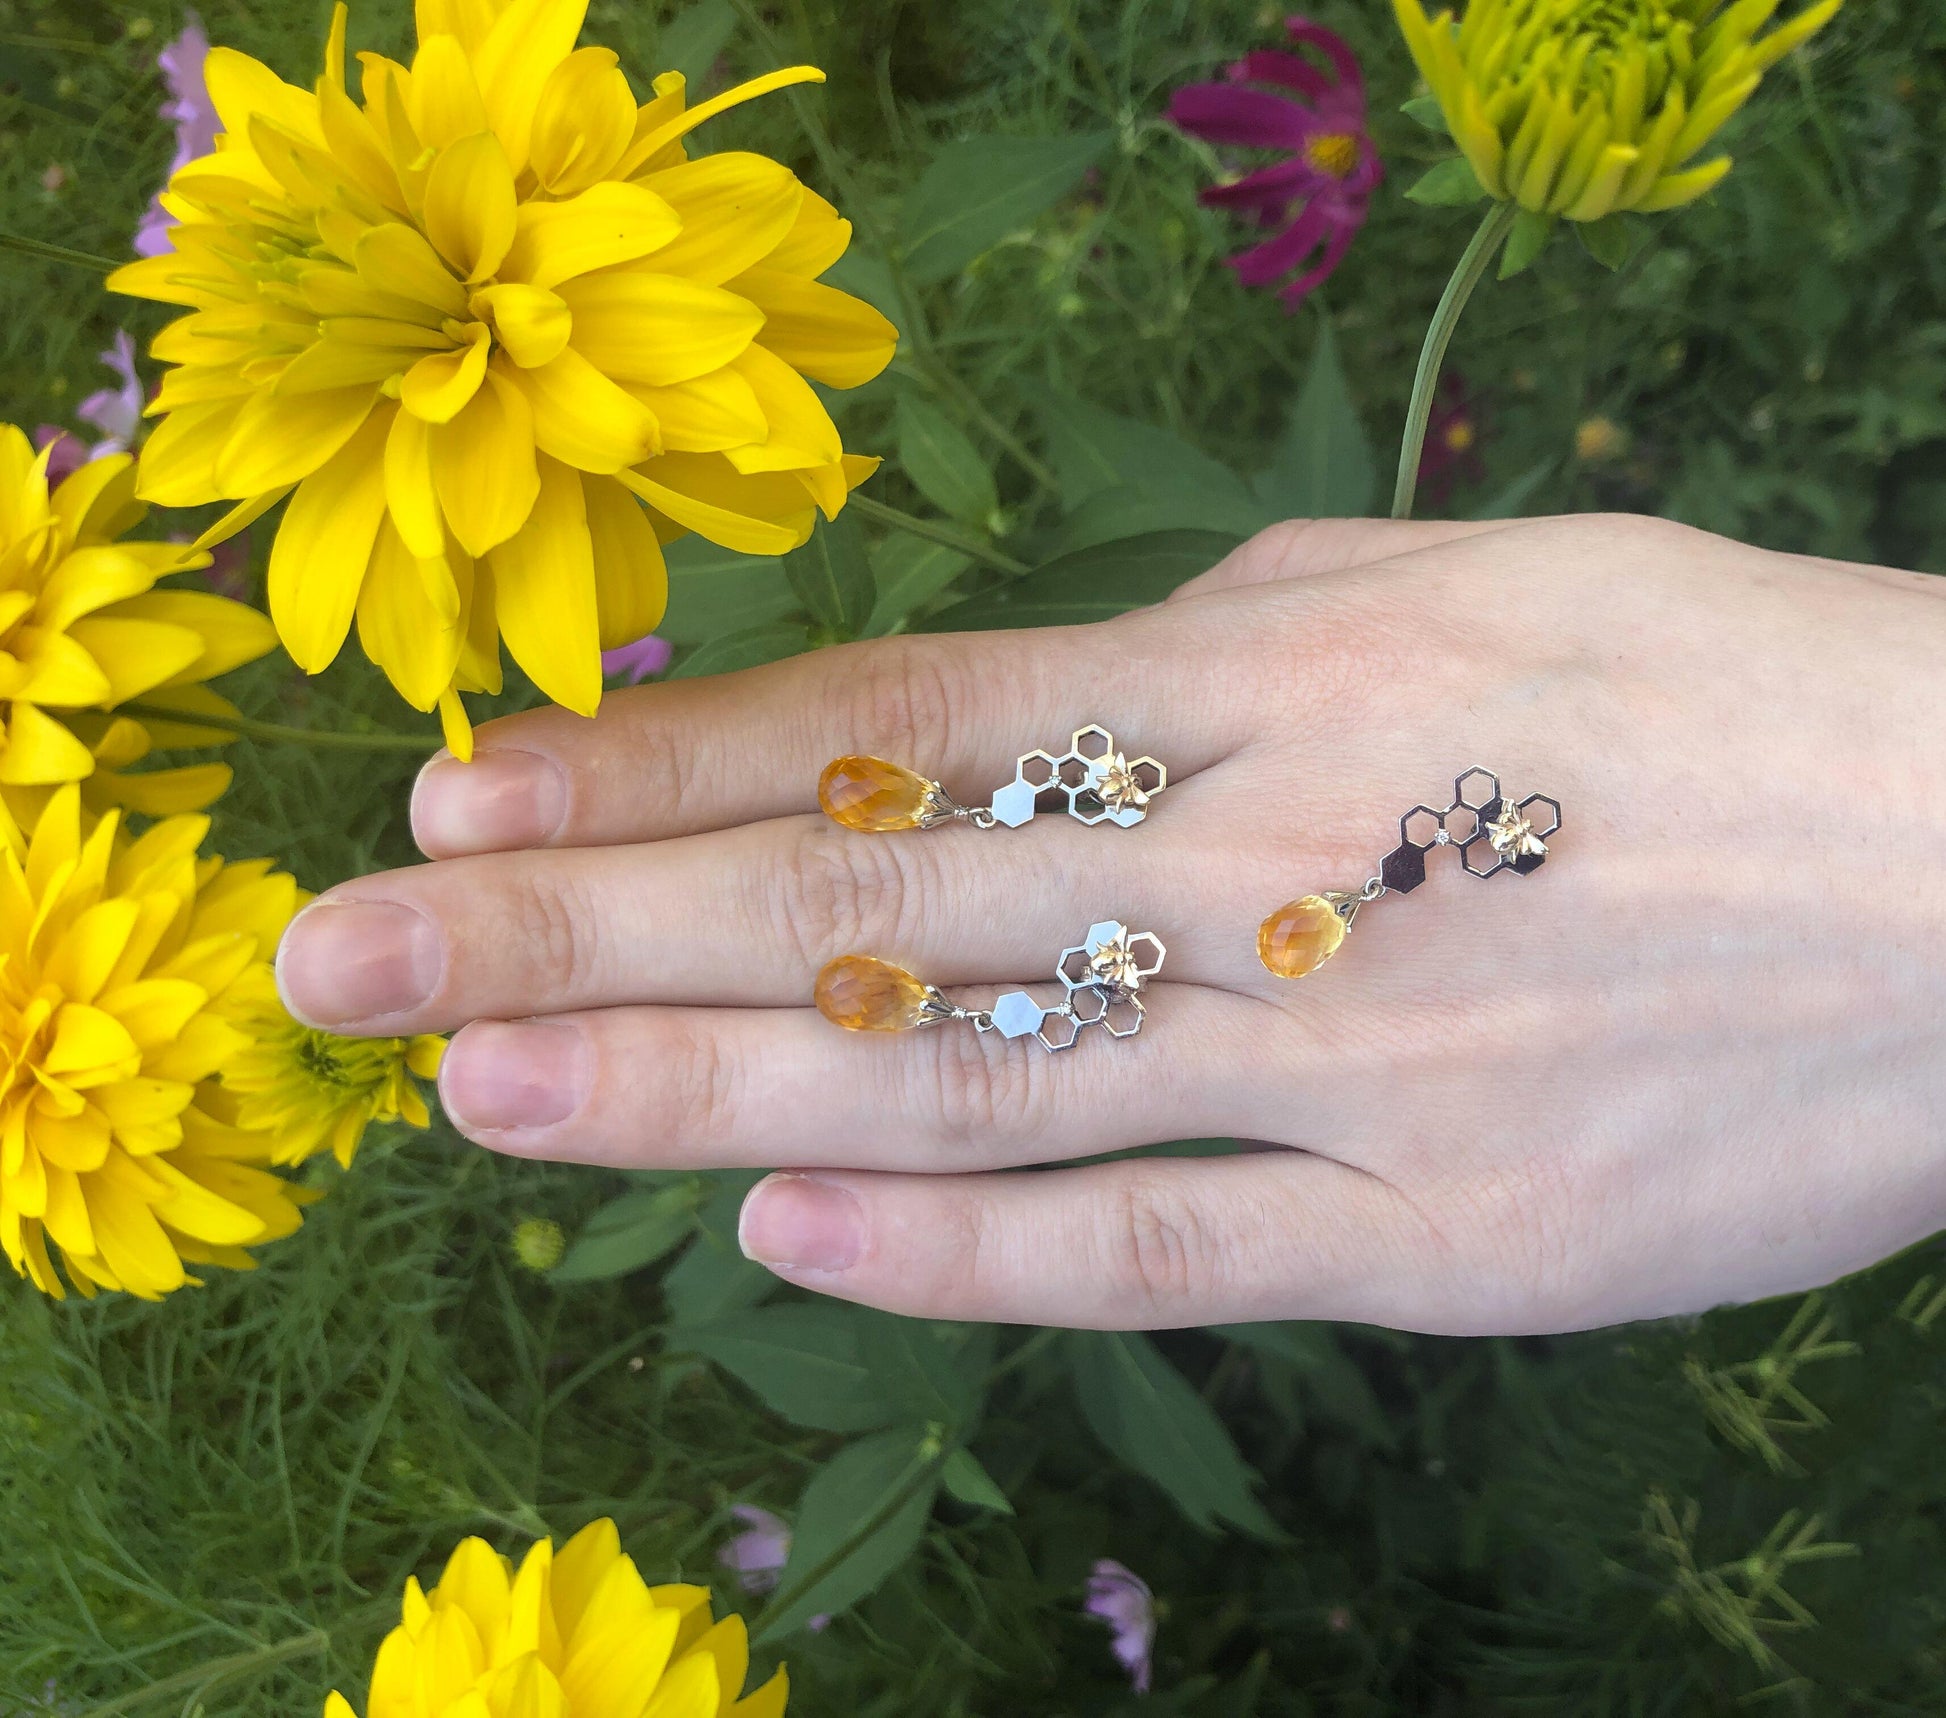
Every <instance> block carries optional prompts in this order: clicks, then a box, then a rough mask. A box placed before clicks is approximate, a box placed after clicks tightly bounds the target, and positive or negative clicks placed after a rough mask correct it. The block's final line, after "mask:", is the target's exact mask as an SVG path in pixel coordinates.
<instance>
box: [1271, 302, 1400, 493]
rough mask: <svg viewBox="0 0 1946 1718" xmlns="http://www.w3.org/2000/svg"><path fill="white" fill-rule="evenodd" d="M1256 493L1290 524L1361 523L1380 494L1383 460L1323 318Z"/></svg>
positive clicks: (1333, 338) (1336, 346)
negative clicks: (1360, 413)
mask: <svg viewBox="0 0 1946 1718" xmlns="http://www.w3.org/2000/svg"><path fill="white" fill-rule="evenodd" d="M1256 489H1257V495H1258V498H1259V499H1260V500H1262V501H1263V502H1264V503H1265V504H1266V505H1267V506H1269V507H1270V508H1271V510H1272V511H1273V512H1275V513H1276V514H1277V515H1278V517H1280V518H1286V519H1356V518H1359V517H1362V516H1363V515H1364V514H1366V513H1369V512H1370V511H1371V508H1372V503H1373V501H1374V500H1375V499H1376V497H1377V494H1378V461H1377V460H1376V459H1375V458H1374V457H1373V454H1372V443H1371V438H1370V437H1369V436H1367V435H1366V433H1365V426H1364V424H1363V423H1362V422H1361V421H1360V420H1359V416H1358V408H1357V407H1356V406H1355V405H1353V403H1352V398H1351V385H1350V383H1349V382H1347V381H1346V379H1345V367H1344V363H1343V361H1342V360H1341V359H1340V358H1339V356H1338V340H1337V336H1336V335H1335V334H1333V332H1332V330H1331V324H1330V323H1329V322H1327V321H1325V320H1324V319H1323V318H1320V319H1319V321H1318V340H1317V345H1316V347H1315V348H1314V349H1313V351H1312V353H1311V368H1310V370H1309V371H1308V372H1307V373H1306V375H1305V378H1304V386H1303V388H1302V389H1301V390H1299V392H1298V396H1297V398H1296V400H1295V401H1293V402H1292V405H1291V414H1290V418H1289V421H1288V422H1287V423H1286V424H1285V426H1284V434H1283V436H1282V438H1281V439H1280V440H1279V442H1278V444H1277V455H1276V458H1275V460H1274V462H1273V463H1272V465H1271V467H1270V469H1269V470H1268V471H1266V472H1264V473H1263V475H1262V476H1260V477H1259V478H1258V479H1257V483H1256Z"/></svg>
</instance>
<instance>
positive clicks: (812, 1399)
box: [671, 1301, 900, 1432]
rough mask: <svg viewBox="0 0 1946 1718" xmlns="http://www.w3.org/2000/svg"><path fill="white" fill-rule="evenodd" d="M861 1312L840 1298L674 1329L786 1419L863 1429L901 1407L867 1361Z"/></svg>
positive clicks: (831, 1427) (885, 1420)
mask: <svg viewBox="0 0 1946 1718" xmlns="http://www.w3.org/2000/svg"><path fill="white" fill-rule="evenodd" d="M863 1316H864V1315H863V1314H861V1313H860V1312H859V1311H858V1309H856V1308H854V1307H850V1306H844V1305H841V1304H839V1303H837V1302H835V1301H834V1302H821V1303H817V1304H813V1305H800V1306H771V1307H761V1308H758V1309H756V1310H753V1311H750V1312H740V1313H732V1314H731V1315H730V1316H729V1317H727V1318H719V1319H715V1320H713V1321H711V1322H710V1323H708V1324H699V1325H692V1326H688V1327H686V1328H684V1329H683V1330H682V1331H681V1332H679V1333H676V1332H672V1333H671V1334H672V1336H675V1335H679V1336H680V1340H681V1345H682V1346H683V1347H685V1348H693V1349H694V1350H695V1351H696V1352H697V1353H698V1354H702V1355H706V1356H708V1358H710V1359H711V1360H714V1361H715V1362H716V1363H717V1365H719V1366H721V1367H722V1368H723V1369H724V1370H725V1371H727V1372H731V1373H734V1374H735V1375H736V1376H737V1377H738V1378H740V1379H741V1380H742V1381H743V1382H744V1383H745V1384H747V1385H749V1386H750V1388H751V1389H752V1390H754V1391H755V1392H756V1393H757V1395H758V1396H760V1397H761V1398H762V1399H763V1402H764V1405H765V1406H766V1407H768V1408H770V1409H771V1410H772V1411H773V1412H774V1413H778V1414H781V1415H783V1417H784V1418H785V1419H787V1420H790V1421H792V1422H794V1423H795V1424H797V1425H800V1426H815V1427H816V1428H818V1429H819V1430H820V1431H826V1432H862V1431H869V1430H871V1429H872V1428H873V1427H876V1426H883V1425H888V1424H890V1423H891V1421H892V1420H894V1419H896V1418H897V1417H898V1414H899V1407H900V1404H899V1402H898V1399H897V1398H896V1397H895V1396H894V1395H893V1394H892V1393H891V1392H890V1391H888V1390H887V1389H885V1388H884V1387H883V1386H882V1385H881V1384H880V1383H879V1381H878V1380H876V1379H875V1378H874V1377H873V1376H872V1373H871V1369H870V1368H869V1367H868V1366H867V1365H866V1363H865V1359H864V1356H863V1353H862V1351H861V1348H860V1343H859V1336H860V1327H861V1324H862V1322H863Z"/></svg>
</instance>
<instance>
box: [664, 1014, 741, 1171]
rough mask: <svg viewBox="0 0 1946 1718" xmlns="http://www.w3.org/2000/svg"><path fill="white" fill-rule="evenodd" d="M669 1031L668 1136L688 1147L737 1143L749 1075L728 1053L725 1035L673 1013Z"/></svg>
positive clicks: (666, 1030)
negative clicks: (745, 1084) (738, 1126)
mask: <svg viewBox="0 0 1946 1718" xmlns="http://www.w3.org/2000/svg"><path fill="white" fill-rule="evenodd" d="M663 1031H664V1033H665V1034H666V1037H665V1039H664V1041H663V1043H662V1045H661V1055H660V1058H659V1062H660V1067H661V1070H662V1073H663V1077H664V1079H665V1080H666V1082H667V1084H666V1087H665V1090H664V1093H663V1103H664V1105H665V1108H664V1113H663V1116H662V1119H661V1128H662V1130H665V1131H666V1133H667V1135H668V1136H669V1137H670V1138H672V1139H673V1140H675V1141H677V1142H679V1143H680V1144H682V1145H686V1146H697V1145H708V1144H721V1143H723V1142H725V1141H727V1140H730V1139H732V1138H734V1137H735V1134H736V1128H737V1117H738V1115H739V1114H740V1113H741V1111H742V1109H743V1087H744V1070H743V1067H742V1065H741V1064H740V1063H739V1061H738V1060H737V1058H736V1057H734V1056H733V1055H732V1054H730V1052H729V1051H728V1049H727V1048H726V1047H725V1044H724V1040H723V1034H722V1033H721V1032H720V1031H717V1030H715V1029H713V1028H712V1027H710V1026H709V1025H707V1024H703V1023H699V1022H696V1021H693V1020H690V1019H688V1018H686V1017H685V1016H683V1015H682V1014H680V1013H678V1012H676V1011H673V1010H672V1011H670V1014H669V1018H668V1020H667V1021H666V1023H665V1024H664V1026H663Z"/></svg>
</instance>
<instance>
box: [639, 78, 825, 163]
mask: <svg viewBox="0 0 1946 1718" xmlns="http://www.w3.org/2000/svg"><path fill="white" fill-rule="evenodd" d="M823 82H824V73H823V72H821V71H819V70H818V68H817V67H816V66H785V67H784V68H782V69H781V70H779V71H774V72H765V73H764V74H763V76H762V77H755V78H751V79H749V80H748V81H747V82H745V83H740V84H737V85H736V86H735V87H734V88H732V89H726V90H725V91H724V92H723V93H722V94H721V95H714V96H711V97H710V99H709V100H708V101H704V102H698V103H697V104H696V105H695V106H694V107H692V108H688V109H686V110H685V111H684V112H682V113H681V114H679V115H678V116H677V117H676V118H674V119H672V120H670V121H669V122H668V124H666V125H661V126H658V127H656V129H655V130H653V131H651V132H648V133H647V134H645V135H638V136H637V137H636V139H635V141H634V142H633V143H632V144H631V145H630V146H629V151H628V154H627V155H626V156H624V157H623V158H622V165H621V166H620V167H618V168H617V171H618V172H628V171H632V165H631V164H636V165H639V164H640V163H641V162H644V161H649V160H652V159H654V157H655V156H656V155H658V154H660V153H661V152H662V151H663V150H664V149H666V148H668V147H669V145H670V144H672V143H674V142H675V141H676V139H677V138H679V137H686V136H687V135H688V134H689V133H690V132H692V131H694V130H695V129H696V127H697V126H699V125H701V124H702V123H703V121H704V120H706V119H714V118H715V117H716V116H717V115H718V114H719V113H723V112H726V111H727V110H728V109H730V108H733V107H737V106H739V105H741V104H742V103H744V102H746V101H754V100H755V99H756V98H757V97H758V96H761V95H769V94H770V93H771V92H772V91H773V90H780V89H786V88H788V87H789V86H790V85H792V84H807V83H808V84H821V83H823Z"/></svg>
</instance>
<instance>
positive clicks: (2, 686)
mask: <svg viewBox="0 0 1946 1718" xmlns="http://www.w3.org/2000/svg"><path fill="white" fill-rule="evenodd" d="M47 457H48V456H47V452H46V451H43V452H41V453H39V454H36V453H35V452H34V450H33V447H32V446H31V445H30V444H29V442H28V440H27V437H26V436H25V435H23V434H22V433H21V431H20V430H19V429H18V428H16V427H15V426H14V425H12V424H0V797H4V799H5V801H6V804H7V806H8V809H9V810H10V811H11V812H12V813H13V814H14V815H16V816H19V817H23V818H26V819H28V820H30V821H31V819H32V817H33V816H34V814H35V813H37V812H38V811H39V810H40V808H41V807H42V806H43V805H44V804H45V803H46V802H47V800H48V798H49V797H50V796H51V794H52V791H53V790H54V789H55V788H57V787H60V786H61V785H63V784H64V783H67V782H85V783H86V784H87V787H86V792H87V797H88V800H89V802H90V804H91V805H94V806H97V807H99V806H101V805H105V804H110V803H113V804H121V805H126V806H130V807H132V808H133V809H135V810H137V811H143V812H147V813H150V814H151V815H155V816H163V815H166V814H168V813H170V812H178V811H192V810H195V809H197V808H199V807H201V806H205V805H208V804H209V803H210V801H211V800H213V799H215V798H216V796H217V795H218V794H220V793H221V792H222V791H223V789H224V788H225V787H227V786H228V785H229V781H230V770H229V766H228V765H227V764H214V763H212V764H198V765H194V766H192V767H190V768H186V769H174V770H153V771H149V772H147V773H140V774H137V773H124V772H125V771H126V770H127V767H128V766H129V765H130V764H133V763H136V762H139V761H140V760H141V759H142V758H144V757H145V756H147V755H148V753H149V751H150V749H151V748H152V747H153V746H157V745H170V746H175V745H211V744H216V743H219V742H221V741H224V740H227V739H229V737H230V736H229V735H228V734H226V733H222V732H219V731H216V730H212V729H209V728H200V727H189V726H185V725H184V724H182V723H176V722H159V721H157V720H156V719H155V718H153V717H148V716H144V717H140V718H138V717H135V716H130V715H126V714H117V713H116V706H117V705H119V704H123V703H126V702H127V701H128V700H130V699H138V698H139V699H141V700H143V701H145V702H147V703H149V704H155V705H162V706H166V707H168V708H170V709H175V710H181V711H183V712H184V713H185V715H193V714H204V715H207V714H212V713H217V712H221V713H224V714H229V715H234V714H235V711H234V709H233V708H232V707H231V706H230V705H229V704H227V703H225V702H224V701H223V700H222V699H221V698H218V697H217V696H216V695H215V694H214V693H212V692H210V691H208V690H207V689H206V688H205V687H204V685H203V682H204V681H206V680H209V679H211V678H213V677H214V676H216V675H218V674H222V673H225V672H226V671H228V670H229V669H232V668H235V667H237V666H238V665H240V664H242V663H245V662H250V661H253V660H255V659H256V658H257V657H259V656H262V655H263V654H264V652H265V651H267V650H269V649H270V647H271V646H272V644H274V643H275V642H276V639H275V635H274V634H273V633H272V632H271V629H270V623H269V622H268V621H266V620H265V619H264V617H263V616H262V615H260V614H259V613H257V611H256V610H255V609H252V608H248V607H246V606H245V605H244V604H242V603H239V602H231V601H230V600H229V599H228V598H227V597H219V596H216V595H213V594H211V593H209V592H206V591H189V590H156V589H155V588H153V587H154V586H155V583H156V581H157V580H158V579H160V578H161V577H163V576H164V575H165V574H168V573H174V572H182V571H188V570H190V569H193V568H196V567H204V566H207V565H208V564H209V556H208V555H206V554H201V553H198V552H195V551H191V550H186V549H184V548H183V547H182V546H181V545H180V544H175V543H128V542H121V541H118V540H117V539H118V538H120V536H121V534H122V533H123V532H124V531H127V530H128V529H130V527H132V526H134V525H136V524H138V523H139V522H140V521H141V519H142V518H143V516H144V515H145V514H146V513H147V512H148V509H147V508H146V507H144V506H143V505H141V503H140V502H138V501H137V500H136V499H135V472H134V469H133V468H134V463H135V462H134V461H133V460H132V459H131V458H130V457H129V456H128V455H127V454H115V455H111V456H108V457H106V458H102V459H97V460H93V461H91V462H90V463H89V464H87V465H84V466H82V467H81V468H80V469H79V470H78V471H75V472H73V473H71V474H70V475H69V476H68V478H67V479H66V480H65V481H64V482H62V483H60V484H58V485H57V486H55V487H54V488H53V489H52V490H51V491H50V489H49V488H48V483H47Z"/></svg>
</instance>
